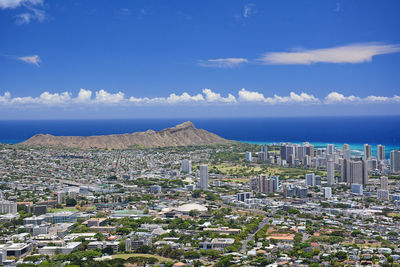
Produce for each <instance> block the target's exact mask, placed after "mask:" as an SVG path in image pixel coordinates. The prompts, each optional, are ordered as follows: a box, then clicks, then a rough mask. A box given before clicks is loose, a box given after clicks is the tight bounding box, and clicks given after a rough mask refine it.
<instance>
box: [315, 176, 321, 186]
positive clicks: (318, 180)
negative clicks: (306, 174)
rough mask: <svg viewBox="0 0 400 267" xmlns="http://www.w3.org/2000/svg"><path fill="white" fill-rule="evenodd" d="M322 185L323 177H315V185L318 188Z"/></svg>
mask: <svg viewBox="0 0 400 267" xmlns="http://www.w3.org/2000/svg"><path fill="white" fill-rule="evenodd" d="M321 184H322V177H321V175H315V185H316V186H321Z"/></svg>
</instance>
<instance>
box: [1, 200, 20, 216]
mask: <svg viewBox="0 0 400 267" xmlns="http://www.w3.org/2000/svg"><path fill="white" fill-rule="evenodd" d="M1 213H11V214H16V213H17V203H16V202H11V201H7V200H2V201H0V214H1Z"/></svg>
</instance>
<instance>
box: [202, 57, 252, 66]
mask: <svg viewBox="0 0 400 267" xmlns="http://www.w3.org/2000/svg"><path fill="white" fill-rule="evenodd" d="M247 62H248V60H247V59H246V58H217V59H208V60H205V61H204V60H201V61H199V62H198V65H199V66H202V67H211V68H233V67H237V66H239V65H241V64H243V63H247Z"/></svg>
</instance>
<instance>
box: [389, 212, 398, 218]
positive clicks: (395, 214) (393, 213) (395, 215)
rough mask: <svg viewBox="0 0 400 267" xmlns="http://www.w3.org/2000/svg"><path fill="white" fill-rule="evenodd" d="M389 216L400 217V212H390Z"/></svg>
mask: <svg viewBox="0 0 400 267" xmlns="http://www.w3.org/2000/svg"><path fill="white" fill-rule="evenodd" d="M388 216H389V217H393V218H395V217H397V218H399V217H400V213H395V212H390V213H388Z"/></svg>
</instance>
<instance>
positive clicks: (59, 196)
mask: <svg viewBox="0 0 400 267" xmlns="http://www.w3.org/2000/svg"><path fill="white" fill-rule="evenodd" d="M66 199H67V192H65V191H58V192H57V204H64V202H65V201H66Z"/></svg>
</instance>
